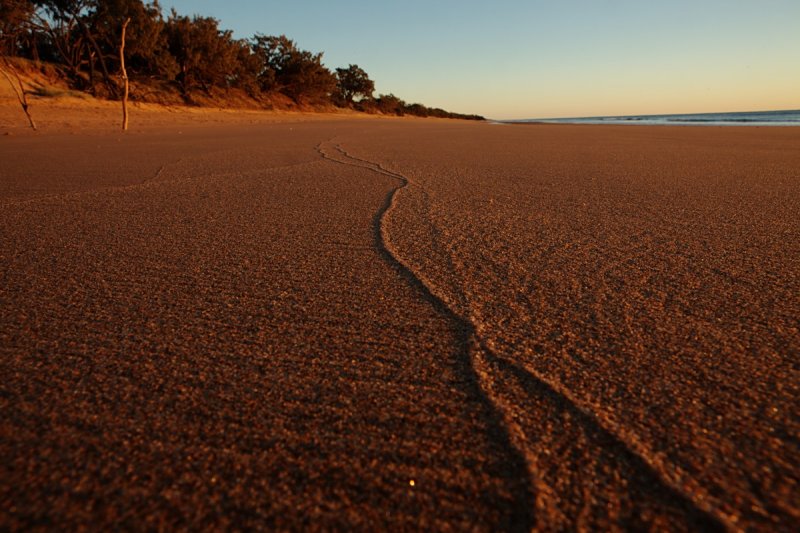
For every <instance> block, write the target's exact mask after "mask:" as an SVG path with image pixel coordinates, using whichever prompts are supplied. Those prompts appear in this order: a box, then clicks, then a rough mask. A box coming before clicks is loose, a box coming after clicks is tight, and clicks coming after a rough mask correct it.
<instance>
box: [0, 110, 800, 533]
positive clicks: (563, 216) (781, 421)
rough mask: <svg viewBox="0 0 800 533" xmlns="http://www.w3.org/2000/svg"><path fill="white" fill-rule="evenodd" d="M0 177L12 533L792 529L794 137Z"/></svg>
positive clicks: (422, 125) (160, 135) (798, 201)
mask: <svg viewBox="0 0 800 533" xmlns="http://www.w3.org/2000/svg"><path fill="white" fill-rule="evenodd" d="M179 130H180V132H181V133H178V131H179ZM0 157H1V158H2V167H0V207H2V209H1V210H0V283H1V284H2V292H0V375H2V377H3V379H2V381H0V409H1V412H2V413H3V416H2V420H0V455H1V456H2V457H3V461H2V466H1V468H2V470H0V480H2V481H0V527H3V528H6V529H8V528H10V529H23V528H25V529H27V528H30V527H31V526H43V527H46V528H50V529H64V528H67V529H72V528H81V527H90V528H93V529H107V528H109V527H113V526H122V527H125V528H133V529H144V528H167V529H174V528H189V529H206V528H231V527H235V528H249V527H256V528H259V527H261V528H263V527H268V528H291V529H298V528H307V527H311V528H336V527H340V528H353V527H355V528H365V529H374V528H376V527H378V528H394V529H396V528H405V529H416V528H420V527H422V528H436V529H446V528H456V529H470V528H475V529H482V530H497V529H505V530H526V529H531V528H533V529H542V530H551V529H572V528H579V527H587V528H592V529H608V528H619V527H621V528H628V529H640V528H655V529H664V528H666V529H670V530H685V529H717V528H729V529H739V528H742V529H746V528H752V529H761V530H786V531H789V530H793V529H795V528H796V527H797V526H798V523H800V514H798V513H800V511H798V503H797V502H798V501H800V488H798V477H800V467H798V464H800V450H799V449H798V439H800V421H799V420H798V414H797V405H798V399H799V398H800V394H798V392H800V391H798V387H800V375H799V374H800V371H799V369H798V354H800V332H798V318H797V317H798V315H800V296H799V295H800V227H799V226H800V223H798V220H800V129H789V128H770V129H765V128H744V129H740V128H644V127H600V126H494V125H488V124H464V123H458V122H438V121H431V122H426V121H397V120H393V121H392V120H387V121H378V120H369V121H364V120H360V121H352V122H347V121H342V120H336V121H331V122H325V121H317V122H313V123H303V124H300V123H288V122H287V123H278V124H271V125H265V124H262V125H233V124H228V125H216V126H212V125H207V126H204V127H182V128H178V127H173V128H167V127H162V128H152V129H150V130H147V131H138V132H137V131H134V132H132V134H128V135H124V136H123V135H119V134H106V135H102V136H101V135H93V134H91V133H84V134H82V135H78V136H76V135H69V134H50V135H42V136H18V135H15V136H12V137H10V138H4V139H2V140H0Z"/></svg>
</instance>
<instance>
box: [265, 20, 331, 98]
mask: <svg viewBox="0 0 800 533" xmlns="http://www.w3.org/2000/svg"><path fill="white" fill-rule="evenodd" d="M252 45H253V53H254V54H255V55H256V56H257V58H258V61H259V70H258V75H257V79H258V82H259V85H260V87H261V90H262V91H265V92H280V93H283V94H285V95H286V96H288V97H289V98H291V99H293V100H294V101H295V102H298V103H301V102H305V103H319V102H322V101H330V97H331V94H332V93H333V92H334V90H335V88H336V77H335V76H334V75H333V73H331V71H329V70H328V69H327V68H325V66H323V64H322V54H321V53H319V54H312V53H311V52H308V51H306V50H301V49H299V48H298V47H297V45H296V44H295V43H294V41H292V40H291V39H289V38H287V37H286V36H285V35H280V36H278V37H274V36H266V35H260V34H256V36H255V37H254V38H253V41H252Z"/></svg>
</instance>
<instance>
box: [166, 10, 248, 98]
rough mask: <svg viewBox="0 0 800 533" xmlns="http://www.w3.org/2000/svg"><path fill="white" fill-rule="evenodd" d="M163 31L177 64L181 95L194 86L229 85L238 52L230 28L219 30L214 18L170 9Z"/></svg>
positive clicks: (187, 92)
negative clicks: (179, 14)
mask: <svg viewBox="0 0 800 533" xmlns="http://www.w3.org/2000/svg"><path fill="white" fill-rule="evenodd" d="M166 32H167V41H168V43H169V51H170V53H171V54H172V55H173V57H174V58H175V60H176V61H177V64H178V75H177V81H178V83H179V84H180V87H181V90H182V91H183V93H184V95H188V94H189V92H190V91H191V90H192V89H194V88H197V87H199V88H201V89H203V90H204V91H206V92H207V93H208V92H210V90H211V87H214V86H217V87H227V86H228V81H229V79H230V77H231V76H232V75H233V72H234V70H235V68H234V66H235V63H236V56H237V47H236V46H235V41H234V40H233V39H232V37H231V36H232V32H231V31H230V30H226V31H222V30H220V29H219V21H218V20H217V19H215V18H212V17H198V16H194V17H192V18H189V17H184V16H178V14H177V13H176V12H175V11H174V10H173V11H172V14H171V15H170V17H169V19H168V20H167V26H166Z"/></svg>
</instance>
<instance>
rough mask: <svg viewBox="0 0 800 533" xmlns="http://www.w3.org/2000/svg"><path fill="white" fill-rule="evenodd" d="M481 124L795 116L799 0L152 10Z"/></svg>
mask: <svg viewBox="0 0 800 533" xmlns="http://www.w3.org/2000/svg"><path fill="white" fill-rule="evenodd" d="M161 4H162V6H163V7H164V12H165V15H166V14H167V13H168V12H169V9H170V8H171V7H175V9H176V10H177V11H178V13H180V14H185V15H192V14H199V15H203V16H213V17H215V18H217V19H219V20H220V22H221V27H222V28H224V29H230V30H233V32H234V35H235V36H236V37H239V38H245V37H251V36H252V35H253V34H255V33H257V32H258V33H263V34H267V35H279V34H285V35H287V36H288V37H290V38H291V39H293V40H295V41H296V42H297V43H298V45H299V46H300V47H301V48H303V49H306V50H310V51H312V52H324V56H323V61H324V63H325V65H326V66H328V67H329V68H331V69H333V68H336V67H346V66H347V65H348V64H350V63H355V64H358V65H359V66H361V67H362V68H363V69H364V70H366V71H367V73H368V74H369V75H370V77H371V78H372V79H373V80H375V84H376V89H377V92H378V93H393V94H395V95H396V96H399V97H400V98H403V99H404V100H406V101H407V102H420V103H423V104H425V105H428V106H432V107H442V108H444V109H447V110H450V111H456V112H461V113H478V114H481V115H484V116H486V117H489V118H496V119H510V118H520V119H521V118H546V117H577V116H601V115H633V114H661V113H664V114H666V113H694V112H697V113H702V112H725V111H758V110H771V109H798V108H800V0H752V1H748V0H663V1H657V0H654V1H648V0H527V1H526V0H495V1H494V2H488V1H475V0H438V1H437V0H424V1H423V0H407V1H403V2H401V1H393V2H392V1H380V0H373V1H367V0H340V1H332V0H282V1H280V2H273V1H269V0H267V1H264V0H162V2H161Z"/></svg>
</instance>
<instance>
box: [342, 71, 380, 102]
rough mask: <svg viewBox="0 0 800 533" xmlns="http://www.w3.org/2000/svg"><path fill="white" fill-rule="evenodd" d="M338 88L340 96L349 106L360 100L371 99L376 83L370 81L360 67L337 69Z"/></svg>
mask: <svg viewBox="0 0 800 533" xmlns="http://www.w3.org/2000/svg"><path fill="white" fill-rule="evenodd" d="M336 88H337V89H338V90H339V96H340V97H341V98H342V99H343V100H344V102H345V103H346V104H347V105H352V104H353V101H354V100H355V99H356V98H358V99H359V100H361V99H370V98H372V93H373V92H375V82H373V81H372V80H371V79H369V76H368V75H367V73H366V72H365V71H364V70H363V69H362V68H361V67H359V66H358V65H350V66H349V67H347V68H337V69H336Z"/></svg>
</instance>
